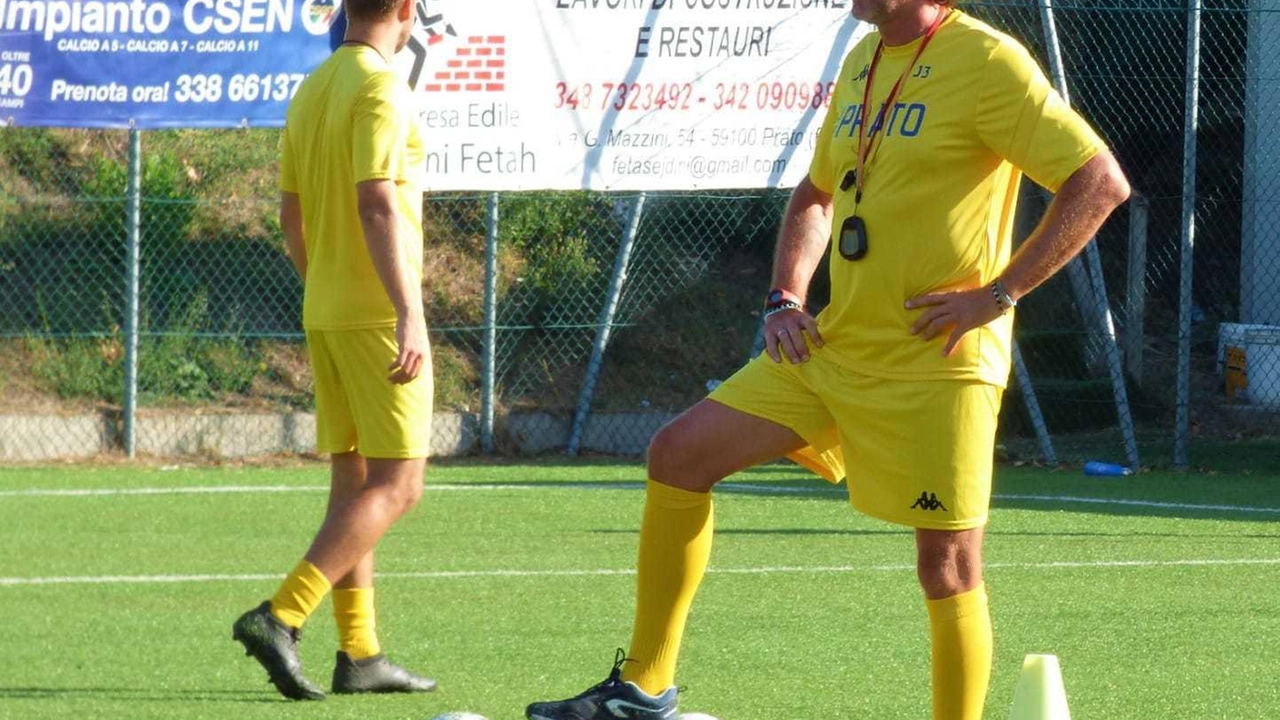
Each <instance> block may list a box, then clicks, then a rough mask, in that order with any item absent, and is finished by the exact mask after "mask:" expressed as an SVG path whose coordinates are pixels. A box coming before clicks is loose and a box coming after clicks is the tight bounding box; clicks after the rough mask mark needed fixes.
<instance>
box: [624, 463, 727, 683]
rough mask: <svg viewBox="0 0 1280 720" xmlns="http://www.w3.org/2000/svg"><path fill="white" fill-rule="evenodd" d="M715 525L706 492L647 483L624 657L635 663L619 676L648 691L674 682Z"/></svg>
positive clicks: (708, 556) (709, 496)
mask: <svg viewBox="0 0 1280 720" xmlns="http://www.w3.org/2000/svg"><path fill="white" fill-rule="evenodd" d="M714 525H715V523H714V522H713V520H712V509H711V494H710V493H695V492H689V491H687V490H680V489H678V488H673V487H671V486H669V485H663V484H662V483H659V482H655V481H653V480H650V481H649V482H648V485H647V488H646V494H645V506H644V521H643V523H642V524H641V526H640V559H639V560H638V561H637V563H636V572H637V575H638V578H637V581H636V624H635V629H634V631H633V634H632V636H631V652H630V653H629V654H628V656H627V657H629V658H631V659H632V660H635V662H632V663H627V664H626V665H624V666H623V672H622V679H623V680H627V681H630V682H633V683H635V684H636V685H639V686H640V689H641V690H644V691H645V692H647V693H649V694H650V695H657V694H660V693H662V692H664V691H665V690H666V689H667V688H669V687H671V686H672V685H674V684H675V677H676V658H677V656H678V655H679V654H680V639H681V637H683V635H684V623H685V620H686V619H687V618H688V617H689V606H690V605H691V604H692V603H693V596H694V593H696V592H697V591H698V585H699V583H701V582H702V576H703V574H704V573H705V572H706V570H707V560H708V559H709V558H710V557H711V535H712V532H713V528H714Z"/></svg>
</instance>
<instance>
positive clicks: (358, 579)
mask: <svg viewBox="0 0 1280 720" xmlns="http://www.w3.org/2000/svg"><path fill="white" fill-rule="evenodd" d="M367 473H368V468H367V466H366V464H365V461H364V457H363V456H361V455H360V454H359V453H354V452H351V453H342V454H340V455H334V456H333V461H332V475H331V477H330V480H329V507H328V509H327V510H326V512H325V518H326V520H327V519H328V518H329V517H330V516H332V515H334V514H335V512H337V510H338V509H339V508H342V507H344V506H346V505H347V504H349V503H351V501H352V500H354V499H355V497H356V495H358V494H359V492H360V490H361V489H363V488H364V484H365V479H366V475H367ZM333 587H334V589H346V588H361V587H373V551H372V550H370V551H369V552H368V553H365V555H364V556H363V557H361V558H360V560H359V561H358V562H357V563H356V566H355V567H354V568H352V570H351V572H349V573H347V574H346V575H344V576H342V578H340V579H339V580H338V581H337V582H335V583H334V584H333Z"/></svg>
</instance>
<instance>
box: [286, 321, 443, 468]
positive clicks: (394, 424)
mask: <svg viewBox="0 0 1280 720" xmlns="http://www.w3.org/2000/svg"><path fill="white" fill-rule="evenodd" d="M307 347H308V349H309V350H310V351H311V372H312V375H313V377H314V379H315V385H316V451H317V452H322V453H346V452H352V451H356V452H359V453H360V454H361V455H363V456H365V457H369V458H422V457H427V456H428V455H429V454H430V449H431V389H432V384H431V362H430V354H428V356H427V362H426V363H425V364H424V366H423V368H422V372H421V374H420V375H418V377H417V378H416V379H414V380H413V381H412V382H410V383H407V384H405V385H396V384H393V383H392V382H391V381H390V380H388V379H387V376H388V375H390V374H391V372H390V371H389V370H388V369H387V367H388V366H389V365H391V363H392V362H394V361H395V359H396V354H397V345H396V332H395V328H391V327H382V328H363V329H358V330H308V331H307Z"/></svg>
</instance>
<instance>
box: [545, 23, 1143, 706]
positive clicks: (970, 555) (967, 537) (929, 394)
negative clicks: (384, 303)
mask: <svg viewBox="0 0 1280 720" xmlns="http://www.w3.org/2000/svg"><path fill="white" fill-rule="evenodd" d="M852 11H853V14H854V16H855V17H857V18H858V19H860V20H862V21H864V22H868V23H871V24H874V25H875V26H876V30H877V31H876V32H873V33H870V34H869V35H868V36H867V37H866V38H865V39H864V40H862V41H861V42H860V43H859V44H858V45H857V46H856V47H855V48H854V49H853V50H852V51H851V52H850V54H849V55H848V57H847V58H846V59H845V62H844V66H843V69H842V71H841V73H840V77H839V79H838V81H837V84H836V90H835V92H834V97H833V98H832V103H831V107H830V110H829V111H828V114H827V117H826V120H825V122H824V124H823V126H822V130H821V132H820V135H819V137H818V144H817V147H816V150H815V157H814V159H813V162H812V165H811V167H810V171H809V175H808V177H807V178H806V179H805V180H804V181H802V182H801V183H800V184H799V186H798V187H797V188H796V190H795V191H794V193H793V195H792V197H791V201H790V204H789V205H788V208H787V210H786V213H785V216H784V219H783V224H782V229H781V232H780V235H779V240H778V245H777V250H776V255H775V261H774V270H773V288H772V290H771V291H770V292H769V294H768V296H767V298H766V300H765V303H764V305H765V314H766V316H767V318H766V322H765V330H766V333H767V352H766V354H763V355H761V356H760V357H759V358H756V359H755V360H753V361H752V362H751V363H749V364H748V365H747V366H745V367H744V368H742V369H741V370H740V371H739V372H738V373H736V374H735V375H734V376H733V377H731V378H730V379H729V380H727V381H726V382H725V383H724V384H723V385H721V386H720V387H719V388H717V389H716V390H715V391H714V392H713V393H712V394H711V396H710V397H709V398H708V399H706V400H704V401H702V402H700V403H698V404H697V405H695V406H694V407H693V408H691V409H690V410H688V411H687V412H685V413H684V414H683V415H681V416H680V417H679V418H677V419H676V420H674V421H673V422H672V423H671V424H670V425H668V426H667V427H665V428H663V429H662V430H661V431H659V433H658V434H657V436H656V437H655V438H654V440H653V442H652V445H651V446H650V449H649V478H650V480H649V483H648V489H647V499H646V504H645V513H644V519H643V522H642V526H641V535H640V554H639V562H638V581H637V583H638V590H637V606H636V620H635V625H634V631H633V635H632V642H631V647H630V651H629V653H628V654H627V658H628V659H629V660H631V662H627V661H626V660H625V659H622V658H619V660H618V662H617V663H616V665H615V671H614V672H613V673H612V674H611V675H610V678H609V679H608V680H606V681H605V682H604V683H601V684H600V685H597V686H595V687H593V688H591V689H590V690H588V691H587V692H585V693H583V694H581V695H579V696H577V697H575V698H570V699H569V700H565V701H558V702H550V703H535V704H534V705H531V706H530V707H529V710H528V716H529V717H530V718H532V719H533V720H605V719H607V718H612V717H614V716H615V714H616V715H617V716H618V717H627V718H630V719H632V720H665V719H666V718H668V717H671V716H673V715H674V713H675V707H676V694H677V691H676V688H675V666H676V656H677V653H678V652H679V647H680V642H681V636H682V633H683V630H684V625H685V620H686V618H687V616H688V612H689V607H690V603H691V602H692V600H693V596H694V593H695V592H696V590H697V587H698V584H699V583H700V582H701V579H702V576H703V573H704V571H705V569H706V565H707V559H708V556H709V554H710V551H711V538H712V503H711V495H710V490H711V488H712V487H713V486H714V485H715V484H716V483H717V482H719V481H720V480H721V479H722V478H724V477H726V476H728V475H731V474H733V473H735V472H738V471H740V470H743V469H745V468H748V467H751V466H753V465H756V464H758V463H762V462H767V461H770V460H773V459H776V458H778V457H782V456H791V457H793V458H795V459H797V460H798V461H799V462H801V463H802V464H804V465H806V466H807V467H809V468H811V469H813V470H815V471H817V472H819V473H820V474H822V475H824V476H826V477H827V478H828V479H831V480H838V479H839V478H841V477H847V483H848V491H849V496H850V500H851V502H852V504H853V506H854V507H855V508H857V509H858V510H860V511H861V512H864V513H866V514H868V515H871V516H874V517H877V518H880V519H883V520H886V521H888V522H891V523H897V524H901V525H905V526H908V527H911V528H914V529H915V549H916V566H917V574H918V577H919V581H920V584H921V586H922V588H923V594H924V604H925V606H926V608H927V615H928V618H929V628H930V637H931V642H932V668H933V669H932V677H933V680H932V683H933V694H932V696H933V717H934V718H935V720H980V718H981V717H982V710H983V704H984V701H985V697H986V692H987V684H988V678H989V675H990V670H991V658H992V632H991V621H990V616H989V613H988V609H987V594H986V589H985V585H984V582H983V575H982V540H983V527H984V526H985V524H986V522H987V508H988V504H989V500H990V493H991V473H992V455H993V450H994V442H995V433H996V417H997V414H998V413H999V409H1000V402H1001V395H1002V391H1003V388H1004V386H1005V383H1006V381H1007V379H1008V375H1009V367H1010V353H1011V346H1012V328H1013V312H1012V310H1013V307H1014V305H1015V304H1016V302H1017V301H1018V300H1019V299H1020V298H1022V297H1023V296H1025V295H1026V294H1027V293H1029V292H1031V290H1032V289H1034V288H1035V287H1037V286H1038V285H1040V284H1041V283H1043V282H1044V281H1045V280H1046V279H1047V278H1049V277H1050V276H1051V275H1053V274H1054V273H1055V272H1056V271H1058V270H1059V269H1060V268H1061V267H1062V266H1063V265H1064V264H1065V263H1066V262H1067V261H1069V260H1070V259H1071V258H1072V257H1073V256H1074V255H1076V254H1077V253H1078V252H1079V251H1080V250H1081V249H1082V248H1083V247H1084V246H1085V244H1086V243H1087V242H1088V240H1089V238H1090V237H1091V236H1092V235H1093V234H1094V233H1095V232H1096V231H1097V230H1098V228H1099V227H1100V226H1101V225H1102V223H1103V221H1104V220H1105V219H1106V218H1107V216H1108V215H1109V214H1110V213H1111V212H1112V210H1114V209H1115V208H1116V207H1117V206H1118V205H1119V204H1120V203H1122V202H1124V200H1125V199H1126V198H1127V197H1128V194H1129V185H1128V183H1127V181H1126V180H1125V177H1124V175H1123V173H1122V172H1121V171H1120V168H1119V167H1118V165H1117V163H1116V161H1115V159H1114V157H1113V156H1112V155H1111V153H1110V152H1109V151H1108V150H1107V148H1106V146H1105V144H1104V143H1103V142H1102V140H1101V139H1099V137H1098V135H1097V134H1096V133H1095V132H1094V131H1093V130H1092V129H1091V128H1090V127H1089V125H1088V124H1087V123H1086V122H1085V121H1084V120H1083V119H1082V118H1081V117H1080V116H1079V115H1077V114H1076V113H1075V112H1073V111H1072V109H1071V108H1070V107H1068V106H1067V104H1066V103H1065V102H1063V100H1062V98H1061V97H1060V96H1059V95H1058V94H1057V93H1056V92H1054V91H1053V89H1052V88H1051V87H1050V85H1049V83H1048V82H1047V80H1046V79H1045V77H1044V74H1043V73H1042V72H1041V70H1040V68H1039V67H1038V66H1037V65H1036V63H1035V62H1034V60H1033V59H1032V58H1031V57H1030V55H1029V54H1028V52H1027V51H1026V49H1024V48H1023V47H1022V46H1021V45H1020V44H1019V43H1018V42H1017V41H1015V40H1013V39H1012V38H1010V37H1009V36H1007V35H1005V34H1003V33H1000V32H998V31H996V30H994V29H992V28H991V27H989V26H987V25H986V24H984V23H982V22H979V21H978V20H976V19H974V18H972V17H970V16H968V15H966V14H965V13H964V12H962V11H960V10H958V9H955V8H953V7H950V6H949V5H948V4H943V3H938V2H935V1H934V0H852ZM1024 173H1025V174H1026V175H1028V176H1029V177H1030V178H1031V179H1033V180H1034V181H1035V182H1037V183H1039V184H1040V185H1043V186H1045V187H1047V188H1049V189H1050V190H1052V191H1054V192H1055V193H1056V197H1055V198H1054V200H1053V202H1052V203H1051V204H1050V206H1049V207H1048V210H1047V212H1046V213H1045V215H1044V217H1043V218H1042V219H1041V221H1040V223H1039V225H1038V226H1037V227H1036V229H1035V231H1034V232H1033V233H1032V234H1031V235H1030V237H1028V238H1027V240H1026V241H1025V242H1024V243H1023V244H1022V246H1021V247H1020V248H1019V249H1018V250H1017V252H1013V248H1012V245H1013V237H1012V235H1013V220H1014V208H1015V205H1016V201H1017V195H1018V188H1019V184H1020V181H1021V177H1022V175H1023V174H1024ZM828 247H830V253H831V263H830V267H831V270H830V273H831V304H830V305H829V306H828V307H827V308H826V309H825V310H823V311H822V313H821V314H820V315H819V316H818V317H817V318H813V317H810V315H809V314H808V313H807V311H806V309H805V294H806V291H807V289H808V287H809V282H810V279H811V278H812V276H813V273H814V272H815V270H816V269H817V267H818V264H819V261H820V260H821V258H822V256H823V254H824V252H826V251H827V249H828ZM847 601H849V602H857V598H856V597H853V598H847ZM780 641H785V640H782V639H780ZM863 690H864V691H868V692H874V690H873V689H871V688H864V689H863ZM618 709H621V710H622V711H624V712H625V713H626V714H625V715H623V714H618V713H615V711H616V710H618Z"/></svg>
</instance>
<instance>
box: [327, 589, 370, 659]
mask: <svg viewBox="0 0 1280 720" xmlns="http://www.w3.org/2000/svg"><path fill="white" fill-rule="evenodd" d="M333 619H334V620H336V621H337V622H338V643H339V644H340V645H341V646H342V652H344V653H346V654H347V655H350V656H351V659H352V660H363V659H365V658H369V657H373V656H374V655H377V654H378V653H380V652H382V646H380V645H379V644H378V634H377V633H376V632H374V629H375V626H376V625H377V622H376V621H375V619H374V614H373V588H371V587H368V588H337V589H335V590H334V591H333Z"/></svg>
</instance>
